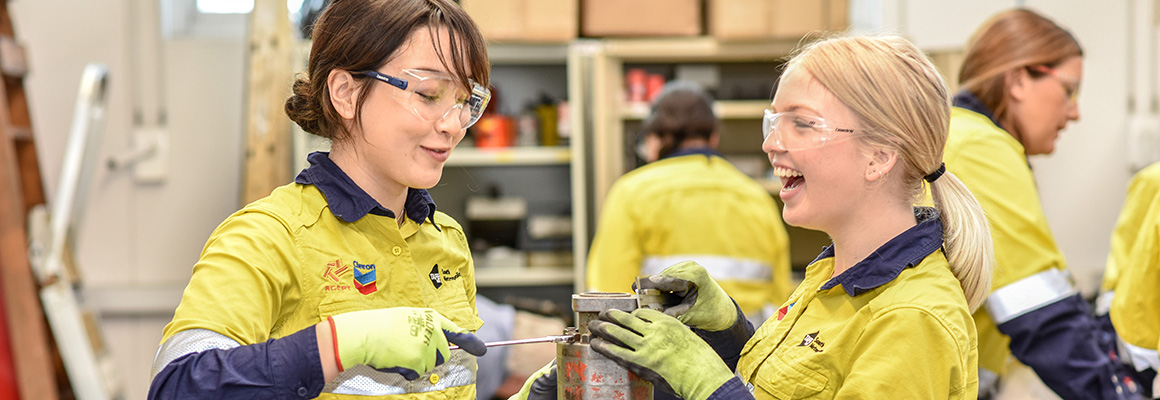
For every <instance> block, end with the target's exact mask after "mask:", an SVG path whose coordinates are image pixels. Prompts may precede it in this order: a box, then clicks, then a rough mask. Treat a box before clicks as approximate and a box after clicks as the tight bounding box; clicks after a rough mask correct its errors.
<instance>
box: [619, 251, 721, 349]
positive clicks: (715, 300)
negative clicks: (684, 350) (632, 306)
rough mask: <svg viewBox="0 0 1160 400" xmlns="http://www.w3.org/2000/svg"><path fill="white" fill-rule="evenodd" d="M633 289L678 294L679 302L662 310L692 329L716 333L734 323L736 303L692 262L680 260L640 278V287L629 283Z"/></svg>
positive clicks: (702, 269) (702, 268)
mask: <svg viewBox="0 0 1160 400" xmlns="http://www.w3.org/2000/svg"><path fill="white" fill-rule="evenodd" d="M633 289H657V290H660V291H661V292H662V293H666V294H672V295H675V296H677V297H680V298H681V302H680V304H677V305H675V306H672V307H668V308H666V309H665V310H664V312H665V314H668V315H671V316H674V317H676V318H677V319H678V320H680V321H681V322H684V323H685V325H688V326H690V327H693V328H698V329H704V330H707V331H710V332H719V331H723V330H726V329H729V327H731V326H733V323H735V322H737V313H738V312H737V305H736V304H734V303H733V298H731V297H729V295H728V294H725V290H723V289H721V286H720V285H717V281H714V280H713V278H711V277H710V276H709V272H707V271H705V267H702V266H701V265H699V264H697V263H696V262H693V261H683V262H680V263H677V264H674V265H673V266H671V267H668V268H665V270H664V271H661V273H659V274H656V275H650V276H648V277H646V278H642V279H641V280H640V287H639V288H638V287H636V283H633Z"/></svg>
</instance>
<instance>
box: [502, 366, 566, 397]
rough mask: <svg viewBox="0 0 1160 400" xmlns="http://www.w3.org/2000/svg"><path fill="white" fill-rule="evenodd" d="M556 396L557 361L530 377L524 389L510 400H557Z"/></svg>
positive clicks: (525, 382)
mask: <svg viewBox="0 0 1160 400" xmlns="http://www.w3.org/2000/svg"><path fill="white" fill-rule="evenodd" d="M556 396H557V393H556V360H552V362H550V363H548V365H545V366H544V368H540V370H539V371H536V373H534V374H532V376H530V377H528V380H526V381H524V387H522V388H520V391H519V392H516V394H513V395H512V397H508V400H556Z"/></svg>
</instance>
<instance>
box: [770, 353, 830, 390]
mask: <svg viewBox="0 0 1160 400" xmlns="http://www.w3.org/2000/svg"><path fill="white" fill-rule="evenodd" d="M784 356H785V354H781V353H780V352H778V353H774V354H773V355H772V356H770V357H769V358H767V359H766V360H765V363H762V365H761V366H760V367H758V368H757V374H756V377H755V378H754V382H753V384H754V386H755V391H756V392H757V393H765V394H766V395H767V396H768V397H772V398H775V399H782V400H790V399H807V398H811V397H814V396H818V395H819V394H821V393H822V391H823V390H825V389H826V384H827V383H828V382H829V378H827V377H826V376H825V375H823V374H821V373H819V372H817V371H814V370H812V369H809V368H807V367H805V366H804V365H801V364H799V363H792V362H786V361H785V360H783V359H782V357H784ZM759 397H760V396H759Z"/></svg>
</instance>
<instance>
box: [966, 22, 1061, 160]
mask: <svg viewBox="0 0 1160 400" xmlns="http://www.w3.org/2000/svg"><path fill="white" fill-rule="evenodd" d="M1074 56H1079V57H1083V48H1081V47H1080V45H1079V41H1078V40H1076V38H1075V36H1073V35H1072V34H1071V32H1068V31H1067V30H1066V29H1064V28H1063V27H1061V26H1059V25H1057V24H1056V23H1055V22H1053V21H1051V20H1050V19H1047V17H1044V16H1042V15H1039V14H1038V13H1036V12H1034V11H1031V10H1028V9H1024V8H1016V9H1012V10H1007V11H1004V12H1001V13H999V14H996V15H994V16H992V17H991V18H990V19H988V20H987V21H986V22H984V23H983V25H981V26H979V29H978V30H977V31H975V33H974V35H972V36H971V40H970V41H969V42H968V43H967V49H966V51H965V53H964V55H963V67H962V70H961V71H959V85H960V86H961V87H962V88H963V89H966V90H969V91H970V92H971V93H973V94H974V95H975V97H978V98H979V100H980V101H982V102H983V104H984V105H986V106H987V108H989V109H990V110H991V112H993V113H995V119H996V120H998V121H1005V120H1006V117H1007V112H1008V111H1009V110H1008V109H1007V108H1008V107H1007V82H1006V74H1007V72H1008V71H1011V70H1015V69H1019V68H1025V67H1028V66H1033V65H1044V66H1048V67H1054V66H1056V65H1059V64H1060V63H1062V62H1063V61H1064V60H1066V59H1068V58H1070V57H1074ZM1032 76H1034V77H1038V74H1032ZM1004 128H1006V129H1007V130H1008V131H1011V129H1015V127H1012V126H1008V127H1004ZM1011 134H1012V135H1014V136H1015V137H1016V138H1018V137H1020V136H1019V134H1018V132H1011Z"/></svg>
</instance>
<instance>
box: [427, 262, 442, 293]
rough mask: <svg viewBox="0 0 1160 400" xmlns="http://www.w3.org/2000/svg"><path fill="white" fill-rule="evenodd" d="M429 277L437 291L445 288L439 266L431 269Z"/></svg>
mask: <svg viewBox="0 0 1160 400" xmlns="http://www.w3.org/2000/svg"><path fill="white" fill-rule="evenodd" d="M428 276H429V277H430V278H431V284H432V285H434V286H435V288H436V289H438V288H440V287H442V286H443V277H441V276H439V264H435V266H434V267H431V273H430V274H428Z"/></svg>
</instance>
